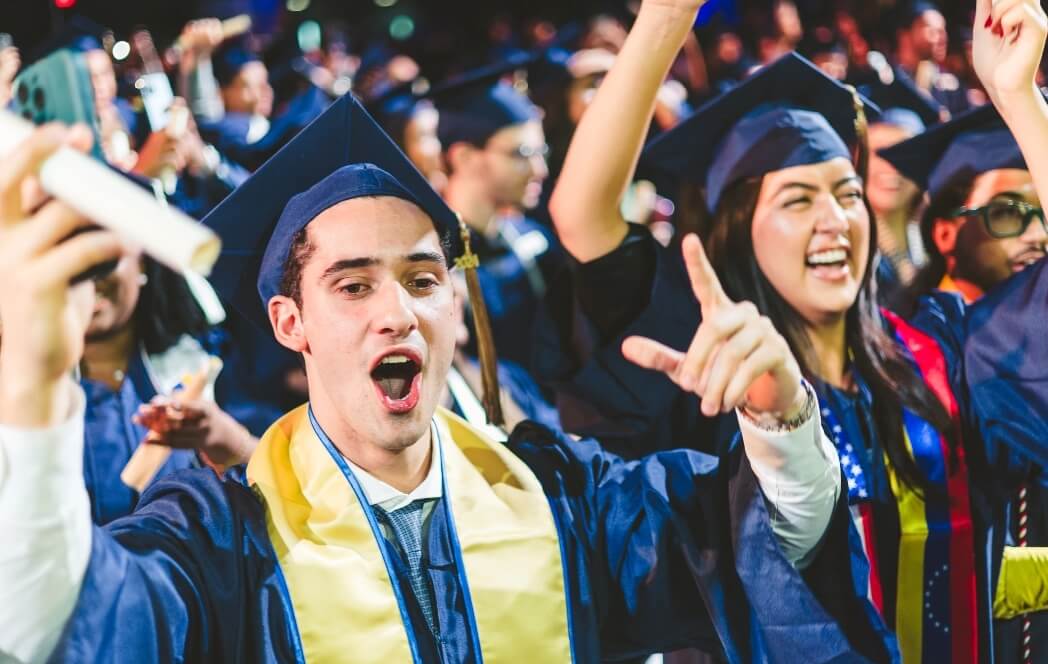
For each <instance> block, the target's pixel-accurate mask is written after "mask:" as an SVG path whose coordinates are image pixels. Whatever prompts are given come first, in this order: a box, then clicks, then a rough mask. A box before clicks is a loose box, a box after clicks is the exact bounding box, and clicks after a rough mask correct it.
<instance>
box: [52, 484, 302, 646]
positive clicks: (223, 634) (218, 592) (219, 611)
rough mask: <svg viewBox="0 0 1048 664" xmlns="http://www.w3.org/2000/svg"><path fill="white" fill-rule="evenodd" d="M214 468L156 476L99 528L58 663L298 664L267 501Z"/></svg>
mask: <svg viewBox="0 0 1048 664" xmlns="http://www.w3.org/2000/svg"><path fill="white" fill-rule="evenodd" d="M242 482H243V475H242V470H239V469H238V470H234V471H231V472H230V474H227V478H226V479H224V480H220V479H218V478H217V477H216V476H215V474H214V473H212V472H211V471H210V470H190V471H183V472H181V473H177V474H175V475H173V476H172V477H171V479H165V480H161V481H159V482H157V483H155V484H154V486H153V487H152V488H151V489H149V490H148V491H147V492H146V493H145V494H144V495H143V497H142V505H141V506H140V508H139V510H138V511H136V512H135V513H134V514H133V515H131V516H128V517H125V518H122V519H118V520H117V521H114V522H113V523H112V524H110V525H109V526H108V527H106V528H99V527H95V528H94V530H93V532H92V547H91V556H90V559H89V562H88V567H87V573H86V576H85V577H84V581H83V585H82V587H81V590H80V596H79V599H78V602H77V606H76V608H75V610H74V612H73V615H72V617H71V618H70V620H69V622H68V623H67V625H66V628H65V631H64V633H63V636H62V639H61V641H60V642H59V645H58V647H57V648H56V650H55V652H54V653H53V655H52V657H51V661H56V662H92V663H94V662H114V663H117V662H162V663H166V662H215V663H216V664H218V663H222V664H225V663H228V662H244V663H245V664H246V663H249V662H251V663H254V662H292V661H296V660H298V661H301V657H298V656H297V654H296V652H295V646H294V645H293V644H295V643H297V638H296V637H295V636H294V634H296V632H295V630H294V629H293V617H292V616H291V615H290V614H289V613H288V612H287V611H286V610H285V605H284V603H283V602H282V600H281V597H282V595H281V585H280V577H279V572H278V571H277V567H276V562H275V561H276V557H275V555H274V553H273V550H272V547H271V546H270V544H269V539H268V537H267V535H266V530H265V522H264V516H263V508H262V505H261V504H260V503H259V502H258V501H257V500H256V499H255V497H254V496H253V494H252V493H251V492H250V491H249V490H248V489H247V488H246V487H245V486H244V485H243V484H242Z"/></svg>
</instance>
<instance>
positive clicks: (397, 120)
mask: <svg viewBox="0 0 1048 664" xmlns="http://www.w3.org/2000/svg"><path fill="white" fill-rule="evenodd" d="M429 89H430V84H429V81H428V80H426V79H425V78H421V77H420V78H417V79H415V80H413V81H408V82H405V83H401V84H400V85H398V86H396V87H394V88H390V89H389V90H387V91H386V92H385V94H383V95H381V96H379V97H378V98H376V99H373V100H371V101H369V102H367V103H365V105H364V106H365V108H366V109H367V111H368V112H369V113H370V114H371V115H372V117H374V118H375V120H376V121H377V122H378V123H379V125H381V126H382V128H383V129H384V130H386V132H387V133H388V134H389V135H390V136H391V137H392V138H393V140H394V141H396V142H397V144H398V145H400V146H401V147H403V146H404V133H405V131H406V130H407V126H408V123H410V122H411V119H412V118H413V117H415V114H416V113H417V112H419V111H420V110H421V109H432V108H433V103H432V102H431V101H430V100H428V99H426V94H427V93H428V92H429Z"/></svg>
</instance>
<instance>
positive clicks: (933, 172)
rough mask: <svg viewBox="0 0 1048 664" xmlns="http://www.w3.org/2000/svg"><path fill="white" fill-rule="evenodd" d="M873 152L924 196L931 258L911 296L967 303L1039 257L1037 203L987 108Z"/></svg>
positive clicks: (1042, 234)
mask: <svg viewBox="0 0 1048 664" xmlns="http://www.w3.org/2000/svg"><path fill="white" fill-rule="evenodd" d="M880 154H881V156H882V157H883V158H884V159H886V160H887V161H888V162H890V163H891V164H892V165H894V166H895V168H896V169H898V171H899V172H900V173H902V174H903V175H904V176H906V177H907V178H909V179H910V180H913V181H914V182H915V183H917V184H918V186H920V187H922V188H923V189H924V190H925V191H927V192H928V198H929V201H930V202H929V204H928V207H927V208H926V210H925V212H924V215H923V216H922V219H921V234H922V236H923V238H924V244H925V247H926V249H927V251H928V253H929V258H930V260H929V263H928V266H927V267H926V268H925V270H924V272H923V273H922V274H921V275H920V276H919V277H918V279H917V280H916V282H915V290H916V294H917V295H924V294H926V293H928V292H930V291H931V290H933V289H939V290H944V291H949V292H956V293H959V294H960V295H961V296H962V297H963V298H964V299H965V301H966V302H968V303H971V302H974V301H975V300H977V299H979V298H980V297H982V295H983V294H984V293H985V292H986V291H988V290H989V289H991V288H992V287H994V286H996V285H998V284H1000V283H1001V282H1003V281H1005V280H1006V279H1008V277H1010V276H1011V275H1013V274H1015V273H1016V272H1020V271H1022V270H1023V269H1025V268H1027V267H1029V266H1030V265H1032V264H1033V263H1035V262H1037V261H1038V260H1039V259H1041V258H1043V257H1044V255H1045V247H1046V245H1048V225H1046V224H1045V218H1044V211H1043V210H1042V209H1041V201H1040V199H1039V198H1038V196H1037V192H1036V191H1035V190H1034V185H1033V179H1032V178H1031V176H1030V172H1029V170H1028V168H1027V166H1026V161H1025V160H1024V159H1023V155H1022V153H1021V152H1020V151H1019V145H1018V144H1017V143H1016V141H1015V138H1014V137H1013V136H1012V134H1011V132H1009V131H1008V129H1007V128H1006V127H1005V124H1004V121H1003V120H1002V119H1001V116H1000V113H999V112H998V111H997V110H996V109H995V108H994V106H993V105H992V104H991V105H987V106H983V107H980V108H978V109H976V110H973V111H969V112H968V113H965V114H963V115H960V116H958V117H956V118H954V119H953V120H951V121H950V122H947V123H945V124H942V125H939V126H938V127H935V128H933V129H931V130H929V131H927V132H926V133H924V134H921V135H920V136H916V137H914V138H912V139H910V140H908V141H904V142H902V143H899V144H897V145H895V146H893V147H891V148H887V149H885V150H882V151H881V153H880Z"/></svg>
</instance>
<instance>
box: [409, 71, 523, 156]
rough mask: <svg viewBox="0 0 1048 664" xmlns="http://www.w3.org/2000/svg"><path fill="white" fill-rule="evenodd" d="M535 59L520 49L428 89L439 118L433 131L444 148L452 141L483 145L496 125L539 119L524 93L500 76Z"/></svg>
mask: <svg viewBox="0 0 1048 664" xmlns="http://www.w3.org/2000/svg"><path fill="white" fill-rule="evenodd" d="M535 59H536V55H535V54H532V53H522V54H518V55H516V56H513V57H511V58H507V59H506V60H503V61H501V62H496V63H495V64H492V65H488V66H485V67H480V68H478V69H474V70H472V71H469V72H466V73H465V74H462V75H460V76H458V77H455V78H453V79H450V80H448V81H446V82H444V83H442V84H440V85H438V86H435V87H434V88H433V90H432V91H431V92H430V94H429V97H430V98H431V99H432V100H433V103H434V105H436V107H437V111H438V112H439V113H440V121H439V124H438V126H437V135H438V137H439V138H440V142H441V144H442V145H443V146H444V148H445V149H447V148H449V147H451V146H452V145H453V144H455V143H460V142H466V143H472V144H473V145H478V146H480V145H484V144H485V143H487V141H488V139H489V138H491V137H492V135H494V134H495V132H497V131H498V130H499V129H502V128H503V127H509V126H512V125H515V124H522V123H524V122H528V121H530V120H537V119H539V118H540V117H541V116H540V113H539V110H538V107H536V106H535V105H534V104H533V103H532V102H531V100H530V99H528V96H527V95H526V94H524V93H523V92H521V91H519V90H517V89H516V88H515V87H514V86H513V85H511V84H509V83H507V82H505V81H504V80H503V79H504V78H506V77H507V76H508V75H510V74H512V73H513V72H516V71H526V70H527V69H528V67H530V66H531V65H532V64H533V63H534V62H535Z"/></svg>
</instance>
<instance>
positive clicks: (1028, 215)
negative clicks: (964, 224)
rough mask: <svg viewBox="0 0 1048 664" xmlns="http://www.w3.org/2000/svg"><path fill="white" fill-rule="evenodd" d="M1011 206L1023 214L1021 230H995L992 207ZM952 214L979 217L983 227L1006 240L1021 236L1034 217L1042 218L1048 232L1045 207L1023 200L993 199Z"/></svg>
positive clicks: (959, 209) (1045, 230) (991, 234)
mask: <svg viewBox="0 0 1048 664" xmlns="http://www.w3.org/2000/svg"><path fill="white" fill-rule="evenodd" d="M1000 207H1010V208H1013V209H1014V210H1016V211H1017V212H1019V213H1021V214H1022V219H1023V221H1022V224H1021V225H1020V226H1019V230H1018V231H1017V232H1015V233H1002V232H999V231H996V230H994V228H993V224H992V223H991V222H990V209H991V208H1000ZM950 216H952V217H978V218H979V220H980V221H982V224H983V228H985V229H986V232H987V233H989V234H990V237H993V238H995V239H997V240H1005V239H1008V238H1010V237H1019V236H1020V235H1022V234H1023V233H1025V232H1026V229H1027V228H1029V227H1030V224H1031V223H1032V222H1033V220H1034V218H1035V217H1036V218H1037V219H1040V221H1041V227H1043V228H1044V232H1045V233H1048V221H1046V220H1045V216H1044V209H1043V208H1039V207H1037V206H1036V205H1031V204H1029V203H1026V202H1023V201H992V202H990V203H987V204H986V205H982V206H980V207H977V208H967V207H962V208H958V209H956V210H954V211H953V212H952V213H951V214H950Z"/></svg>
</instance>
